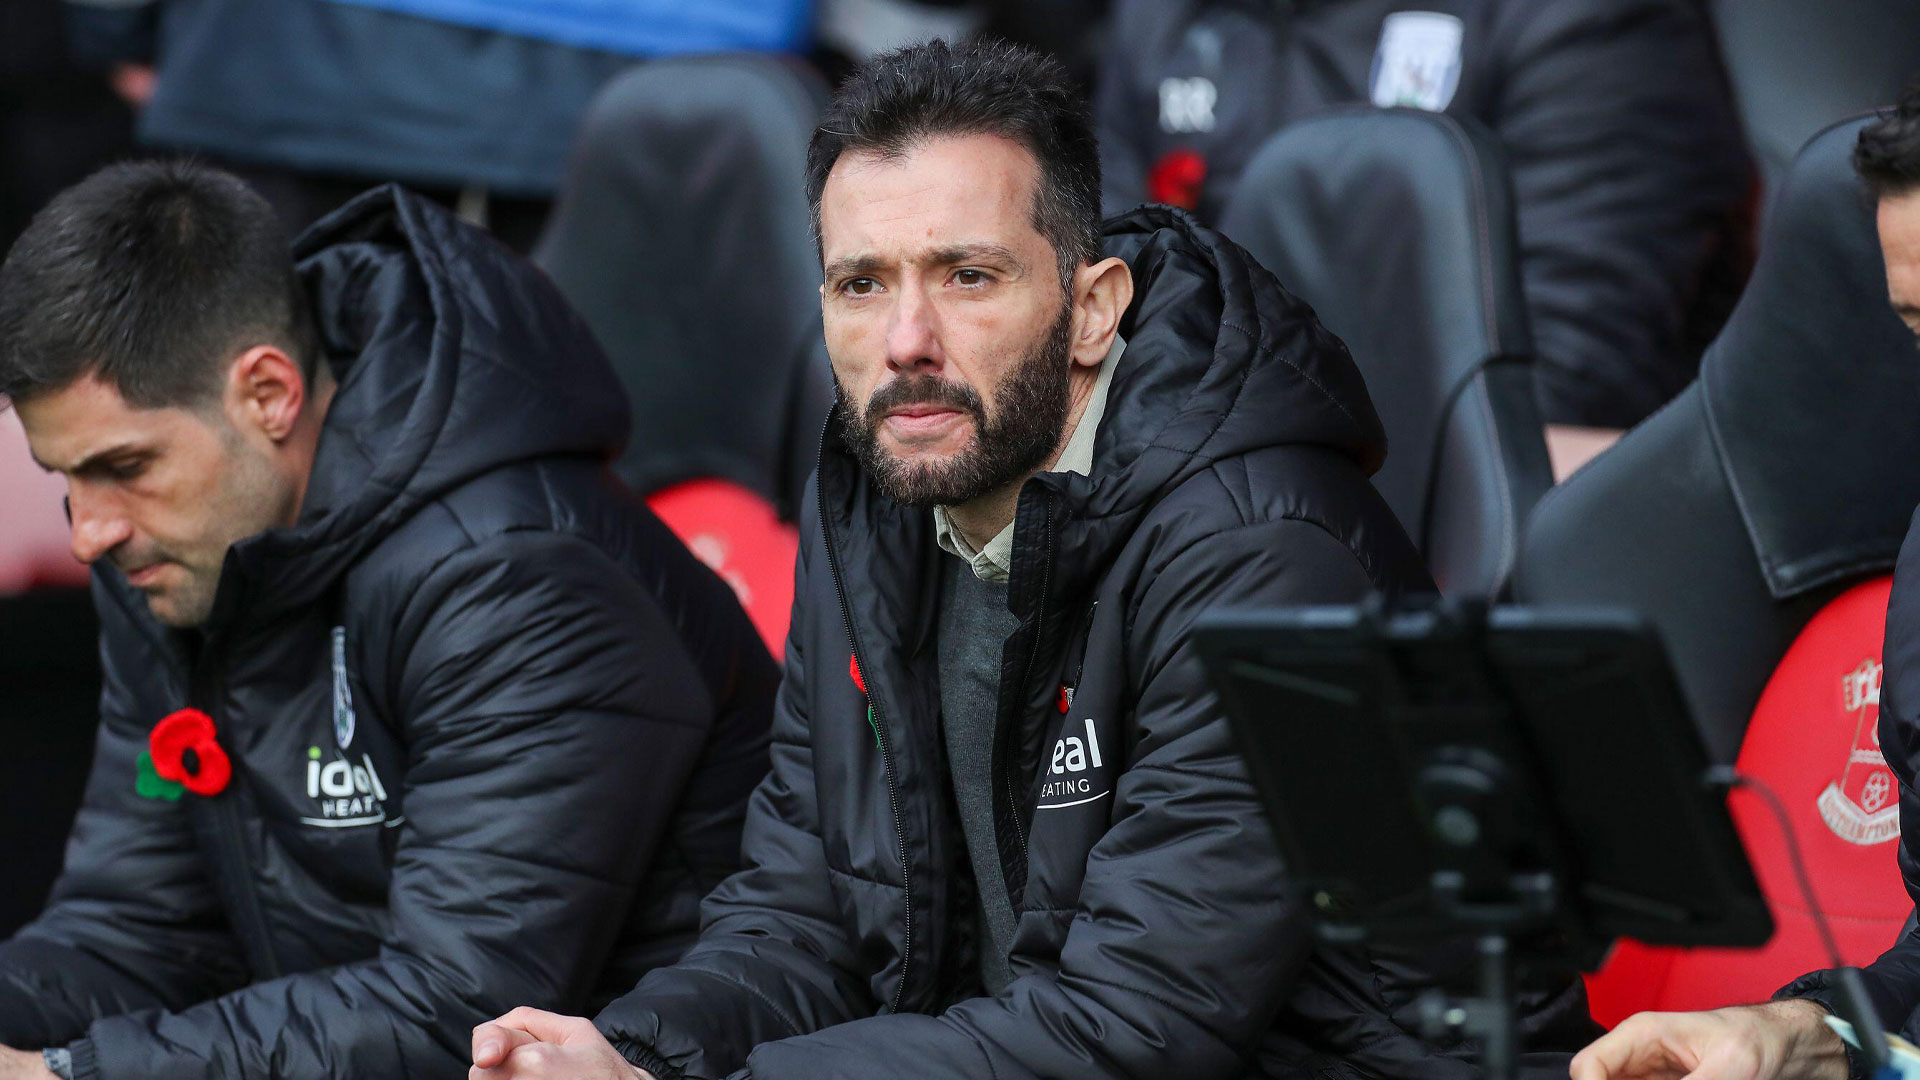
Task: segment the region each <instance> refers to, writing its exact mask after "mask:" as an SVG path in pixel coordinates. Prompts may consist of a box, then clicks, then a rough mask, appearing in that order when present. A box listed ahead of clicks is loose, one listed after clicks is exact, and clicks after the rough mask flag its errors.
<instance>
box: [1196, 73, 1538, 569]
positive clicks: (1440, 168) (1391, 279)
mask: <svg viewBox="0 0 1920 1080" xmlns="http://www.w3.org/2000/svg"><path fill="white" fill-rule="evenodd" d="M1221 231H1222V232H1224V233H1226V234H1227V235H1228V236H1230V237H1232V238H1233V239H1234V240H1236V241H1238V242H1239V243H1240V244H1242V245H1243V246H1245V247H1246V249H1247V250H1248V251H1250V252H1252V253H1253V255H1254V256H1255V257H1256V258H1258V259H1259V260H1260V261H1261V262H1262V263H1263V264H1265V265H1266V267H1267V268H1268V269H1270V270H1272V271H1273V272H1274V274H1275V275H1276V276H1278V277H1279V279H1280V282H1281V284H1283V285H1285V286H1286V287H1287V289H1288V290H1289V291H1290V292H1292V293H1294V294H1295V295H1297V296H1299V297H1301V298H1302V299H1304V300H1306V301H1307V303H1309V304H1311V305H1312V306H1313V309H1314V311H1315V312H1316V313H1317V314H1318V315H1319V317H1320V321H1321V322H1322V323H1324V324H1325V325H1326V326H1327V328H1328V329H1330V330H1332V331H1333V332H1334V333H1335V334H1338V335H1339V336H1340V338H1341V340H1343V341H1345V342H1346V343H1347V348H1348V349H1349V350H1351V351H1352V353H1353V357H1354V360H1355V361H1356V362H1357V363H1358V364H1359V366H1360V370H1361V372H1362V373H1364V374H1365V375H1366V379H1367V391H1368V393H1370V394H1371V395H1372V396H1373V403H1374V406H1375V408H1377V409H1378V410H1379V412H1380V418H1381V420H1382V421H1383V422H1384V423H1385V424H1386V428H1387V436H1388V438H1389V440H1390V441H1391V450H1390V452H1389V453H1388V455H1387V463H1386V466H1385V467H1384V468H1382V469H1381V470H1380V473H1379V474H1378V475H1377V476H1375V477H1374V483H1375V485H1376V486H1378V487H1379V489H1380V493H1381V494H1382V495H1383V496H1385V498H1386V500H1387V502H1388V504H1389V505H1391V506H1392V507H1393V509H1394V512H1395V513H1396V514H1398V515H1399V516H1400V521H1401V523H1402V524H1404V525H1405V526H1406V527H1407V531H1408V533H1409V534H1410V535H1412V536H1413V538H1414V539H1415V541H1416V542H1417V543H1418V544H1419V546H1420V551H1421V553H1422V554H1423V555H1424V556H1425V557H1426V560H1427V565H1428V567H1429V568H1431V569H1432V571H1433V575H1434V579H1435V580H1436V581H1438V582H1439V584H1440V587H1441V589H1442V590H1443V591H1445V592H1448V593H1453V594H1464V595H1492V594H1496V593H1498V592H1499V591H1500V590H1501V588H1502V587H1503V585H1504V584H1505V582H1506V580H1507V578H1508V575H1509V574H1510V573H1511V571H1512V569H1513V565H1514V559H1515V557H1516V551H1517V548H1518V543H1519V536H1520V530H1521V527H1522V525H1523V523H1524V522H1525V520H1526V514H1527V511H1528V510H1529V508H1531V507H1532V505H1533V503H1534V502H1535V501H1536V500H1537V499H1538V498H1539V497H1540V495H1541V493H1543V492H1544V491H1546V489H1547V488H1548V487H1549V486H1551V485H1552V483H1553V475H1552V468H1551V466H1550V464H1549V462H1548V460H1547V448H1546V444H1545V441H1544V439H1543V436H1542V427H1541V419H1540V413H1539V408H1538V406H1537V405H1536V404H1535V401H1534V391H1533V373H1532V369H1531V366H1530V358H1531V356H1532V353H1533V343H1532V337H1531V334H1530V333H1529V331H1528V328H1527V322H1526V308H1525V305H1524V303H1523V300H1522V296H1521V291H1520V276H1519V267H1518V248H1517V246H1516V244H1515V240H1514V223H1513V195H1512V191H1511V189H1510V185H1509V183H1508V180H1507V174H1506V169H1505V167H1504V166H1503V165H1502V164H1501V162H1500V157H1499V153H1498V151H1497V150H1496V149H1495V146H1494V143H1493V141H1492V139H1491V137H1490V136H1488V135H1486V134H1485V133H1484V132H1481V131H1478V130H1477V129H1473V128H1470V127H1468V126H1467V125H1464V124H1462V123H1461V122H1459V121H1457V120H1455V119H1452V118H1450V117H1447V116H1442V115H1439V114H1437V113H1429V112H1422V111H1419V110H1411V109H1386V110H1378V109H1371V108H1366V109H1342V110H1336V111H1333V112H1330V113H1327V114H1325V115H1324V116H1320V117H1316V118H1313V119H1310V120H1305V121H1302V122H1300V123H1298V124H1295V125H1292V126H1291V127H1288V128H1287V129H1285V130H1284V131H1282V132H1280V133H1279V134H1278V135H1275V136H1274V137H1273V139H1272V140H1270V141H1269V142H1268V143H1267V145H1266V147H1265V148H1264V149H1262V150H1261V151H1260V153H1259V154H1258V155H1257V156H1256V157H1255V158H1254V159H1253V162H1252V164H1251V165H1249V166H1248V167H1247V171H1246V174H1245V176H1244V177H1243V178H1242V180H1241V182H1240V186H1239V187H1238V188H1237V189H1236V190H1235V192H1234V194H1233V196H1232V198H1231V199H1230V200H1229V201H1228V203H1227V208H1226V212H1225V214H1224V215H1223V217H1222V221H1221Z"/></svg>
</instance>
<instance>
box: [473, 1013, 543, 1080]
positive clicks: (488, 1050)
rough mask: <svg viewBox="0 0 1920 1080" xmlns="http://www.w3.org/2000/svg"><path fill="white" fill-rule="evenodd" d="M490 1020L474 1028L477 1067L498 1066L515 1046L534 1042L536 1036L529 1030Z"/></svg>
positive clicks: (474, 1055)
mask: <svg viewBox="0 0 1920 1080" xmlns="http://www.w3.org/2000/svg"><path fill="white" fill-rule="evenodd" d="M505 1019H506V1018H505V1017H502V1018H501V1019H499V1020H493V1021H489V1022H487V1023H485V1024H481V1025H480V1026H479V1027H477V1028H474V1029H473V1064H474V1066H475V1067H476V1068H480V1069H492V1068H497V1067H498V1066H499V1065H500V1063H501V1062H503V1061H505V1060H507V1055H508V1054H511V1053H513V1050H514V1047H517V1046H521V1045H524V1044H526V1043H530V1042H534V1041H536V1040H535V1037H534V1036H533V1035H532V1034H530V1033H528V1032H527V1031H525V1030H523V1029H520V1028H515V1027H509V1026H508V1025H507V1024H505V1023H504V1022H503V1021H504V1020H505Z"/></svg>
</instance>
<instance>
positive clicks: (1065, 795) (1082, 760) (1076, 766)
mask: <svg viewBox="0 0 1920 1080" xmlns="http://www.w3.org/2000/svg"><path fill="white" fill-rule="evenodd" d="M1085 724H1086V727H1085V728H1084V730H1085V732H1086V738H1084V739H1082V738H1081V737H1080V736H1078V735H1064V736H1062V737H1061V738H1060V740H1059V741H1058V742H1056V743H1054V744H1053V758H1052V760H1051V761H1050V762H1049V763H1048V765H1047V777H1046V779H1045V780H1044V781H1042V783H1041V784H1040V804H1039V805H1038V806H1037V807H1035V809H1038V810H1064V809H1066V808H1067V807H1069V806H1079V805H1081V804H1083V803H1090V802H1093V801H1095V800H1097V799H1104V798H1106V797H1107V796H1108V795H1111V794H1113V781H1112V780H1111V778H1109V777H1108V775H1107V771H1106V761H1105V760H1104V759H1102V758H1101V756H1100V734H1099V732H1097V731H1095V730H1094V727H1093V718H1092V717H1087V718H1086V720H1085Z"/></svg>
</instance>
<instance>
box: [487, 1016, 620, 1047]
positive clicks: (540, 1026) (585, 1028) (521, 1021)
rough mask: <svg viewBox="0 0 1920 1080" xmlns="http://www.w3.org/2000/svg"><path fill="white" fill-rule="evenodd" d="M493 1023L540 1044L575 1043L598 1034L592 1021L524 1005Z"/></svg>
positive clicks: (582, 1017)
mask: <svg viewBox="0 0 1920 1080" xmlns="http://www.w3.org/2000/svg"><path fill="white" fill-rule="evenodd" d="M494 1023H496V1024H499V1025H500V1026H502V1027H505V1028H511V1029H513V1030H515V1031H524V1032H526V1033H527V1034H528V1035H531V1036H533V1038H534V1039H536V1040H538V1041H540V1042H550V1043H564V1042H568V1041H570V1040H572V1041H577V1040H579V1039H580V1038H582V1037H583V1036H587V1035H597V1034H598V1029H597V1028H595V1027H594V1026H593V1021H591V1020H588V1019H587V1018H586V1017H584V1016H562V1015H561V1014H559V1013H550V1012H546V1011H545V1010H542V1009H535V1008H530V1007H528V1006H526V1005H522V1006H520V1007H519V1008H517V1009H515V1010H513V1011H512V1012H510V1013H508V1014H507V1015H505V1016H503V1017H501V1018H500V1019H498V1020H495V1021H494ZM523 1041H524V1040H523ZM515 1045H519V1044H517V1043H516V1044H515ZM512 1051H513V1048H512V1047H508V1049H507V1052H508V1053H512Z"/></svg>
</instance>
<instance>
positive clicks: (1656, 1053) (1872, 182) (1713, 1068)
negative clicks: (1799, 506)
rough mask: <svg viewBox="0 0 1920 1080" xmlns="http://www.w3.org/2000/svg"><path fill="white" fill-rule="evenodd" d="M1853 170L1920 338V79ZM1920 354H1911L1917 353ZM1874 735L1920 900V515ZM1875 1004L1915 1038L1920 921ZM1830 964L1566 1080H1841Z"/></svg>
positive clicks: (1893, 607) (1581, 1067)
mask: <svg viewBox="0 0 1920 1080" xmlns="http://www.w3.org/2000/svg"><path fill="white" fill-rule="evenodd" d="M1853 161H1854V167H1855V169H1856V170H1857V171H1858V172H1859V173H1860V176H1861V179H1863V180H1864V181H1865V182H1866V184H1867V187H1868V188H1869V189H1870V190H1871V191H1872V192H1873V193H1874V194H1875V196H1876V197H1877V199H1878V227H1879V234H1880V251H1881V255H1882V257H1883V258H1884V259H1885V260H1886V266H1887V293H1888V298H1889V300H1890V302H1891V303H1892V305H1893V308H1894V311H1895V312H1896V313H1897V314H1898V315H1899V316H1900V318H1901V319H1902V320H1903V321H1905V322H1906V324H1907V326H1908V327H1910V328H1911V329H1912V330H1913V332H1914V334H1915V336H1916V337H1917V338H1920V86H1917V87H1916V88H1914V89H1912V90H1909V91H1908V92H1907V94H1906V96H1905V97H1904V99H1903V100H1902V101H1901V103H1900V105H1899V107H1898V108H1896V109H1894V110H1893V111H1892V112H1891V113H1889V114H1888V115H1886V116H1885V117H1884V118H1883V119H1882V120H1881V121H1880V122H1879V123H1876V124H1874V125H1871V126H1869V127H1867V128H1865V129H1863V130H1862V131H1861V132H1860V142H1859V146H1858V147H1857V149H1856V150H1855V151H1854V158H1853ZM1915 362H1917V363H1920V357H1917V358H1916V359H1915ZM1884 655H1885V657H1886V670H1885V672H1884V677H1883V679H1882V682H1881V699H1880V730H1879V734H1878V743H1879V746H1880V749H1881V751H1882V753H1883V754H1884V755H1885V757H1886V761H1887V767H1888V768H1889V769H1891V770H1892V771H1893V773H1894V775H1895V777H1896V778H1897V779H1898V780H1899V784H1898V789H1899V796H1900V848H1899V860H1898V863H1897V864H1895V863H1889V864H1887V873H1889V874H1895V873H1898V874H1903V875H1904V876H1905V879H1906V886H1907V891H1908V892H1909V893H1911V894H1912V895H1913V897H1914V899H1915V900H1916V902H1920V816H1916V815H1920V793H1916V787H1915V785H1916V783H1917V782H1920V518H1916V526H1915V528H1914V529H1913V530H1912V531H1910V532H1909V533H1908V534H1907V540H1906V543H1905V545H1904V546H1903V547H1902V549H1901V552H1900V561H1899V565H1898V566H1897V567H1896V568H1895V570H1894V577H1893V595H1892V597H1891V598H1890V599H1889V601H1888V604H1887V631H1886V648H1885V653H1884ZM1862 976H1863V982H1864V984H1865V986H1866V990H1867V996H1868V998H1869V999H1870V1002H1871V1005H1872V1008H1873V1009H1874V1011H1875V1012H1876V1013H1878V1014H1879V1016H1880V1022H1881V1023H1882V1024H1883V1025H1885V1027H1886V1030H1887V1031H1888V1032H1889V1033H1891V1034H1897V1035H1902V1036H1904V1037H1906V1038H1907V1039H1908V1040H1909V1041H1912V1040H1920V929H1916V928H1915V926H1914V924H1913V923H1912V922H1911V921H1910V922H1909V923H1908V926H1907V929H1906V930H1905V932H1904V933H1903V934H1902V935H1901V937H1900V940H1899V941H1897V942H1895V943H1894V945H1893V947H1892V948H1890V949H1888V950H1887V951H1886V952H1885V953H1884V954H1882V955H1881V956H1880V958H1879V959H1877V960H1875V961H1874V962H1873V963H1872V964H1869V965H1868V966H1867V967H1865V968H1864V969H1862ZM1836 992H1837V991H1836V987H1835V985H1834V981H1833V973H1832V972H1830V971H1816V972H1812V973H1810V974H1807V975H1805V976H1802V977H1801V978H1799V979H1796V980H1794V981H1793V982H1792V983H1791V984H1789V985H1788V986H1786V987H1785V988H1783V989H1782V990H1781V991H1780V992H1779V993H1778V994H1776V995H1775V1000H1773V1001H1771V1002H1768V1003H1766V1004H1762V1005H1746V1006H1739V1007H1735V1008H1727V1009H1716V1010H1712V1011H1708V1012H1691V1013H1641V1014H1639V1015H1637V1016H1633V1017H1630V1018H1628V1019H1627V1020H1626V1021H1625V1022H1623V1023H1622V1024H1620V1026H1619V1027H1617V1028H1615V1029H1614V1030H1613V1031H1612V1032H1610V1033H1609V1034H1607V1035H1606V1036H1605V1037H1603V1038H1601V1039H1600V1040H1599V1041H1597V1042H1595V1043H1594V1044H1593V1045H1592V1046H1590V1047H1588V1048H1587V1049H1586V1050H1585V1051H1583V1052H1582V1053H1581V1054H1580V1055H1579V1056H1578V1057H1577V1058H1575V1059H1574V1063H1573V1077H1574V1080H1667V1078H1674V1080H1679V1078H1682V1077H1686V1078H1691V1080H1847V1078H1848V1077H1849V1076H1855V1077H1859V1076H1864V1075H1865V1069H1864V1066H1865V1061H1864V1058H1861V1057H1860V1056H1859V1055H1857V1054H1855V1053H1854V1052H1852V1051H1851V1050H1850V1049H1849V1048H1848V1047H1847V1046H1846V1045H1845V1044H1844V1043H1842V1042H1841V1040H1840V1037H1839V1036H1838V1035H1836V1034H1834V1032H1833V1031H1832V1030H1831V1029H1829V1028H1828V1026H1827V1024H1826V1018H1827V1017H1828V1015H1829V1008H1830V1005H1831V1003H1832V1002H1833V1001H1834V999H1835V995H1836Z"/></svg>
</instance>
